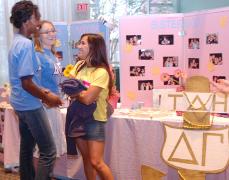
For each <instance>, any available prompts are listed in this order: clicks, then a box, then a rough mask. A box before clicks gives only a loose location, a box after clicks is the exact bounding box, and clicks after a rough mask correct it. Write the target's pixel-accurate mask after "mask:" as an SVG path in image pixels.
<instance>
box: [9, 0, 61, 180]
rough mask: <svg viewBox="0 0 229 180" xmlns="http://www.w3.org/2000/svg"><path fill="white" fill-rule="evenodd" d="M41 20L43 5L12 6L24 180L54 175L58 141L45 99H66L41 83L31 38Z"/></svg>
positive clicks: (12, 68)
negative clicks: (35, 162) (36, 156)
mask: <svg viewBox="0 0 229 180" xmlns="http://www.w3.org/2000/svg"><path fill="white" fill-rule="evenodd" d="M39 20H40V13H39V9H38V7H37V5H34V4H33V3H32V2H31V1H19V2H17V3H15V4H14V6H13V7H12V10H11V17H10V22H11V23H12V24H13V26H14V27H15V28H17V29H18V33H16V34H15V36H14V39H13V42H12V45H11V48H10V50H9V56H8V63H9V66H8V67H9V80H10V85H11V95H10V104H11V105H12V107H13V109H14V110H15V112H16V114H17V115H18V118H19V132H20V136H21V141H20V179H21V180H32V179H36V180H48V179H51V176H52V171H53V166H54V162H55V158H56V148H55V143H54V139H53V135H52V132H51V129H50V125H49V123H48V119H47V115H46V113H45V111H44V108H43V105H42V102H43V103H45V104H47V105H48V106H50V107H56V106H59V105H61V104H62V101H61V99H60V98H59V97H58V96H57V95H55V94H53V93H52V92H50V91H47V90H46V89H44V88H42V87H41V86H40V77H39V75H40V70H41V67H40V64H39V62H38V61H37V59H36V55H35V50H34V45H33V42H32V41H31V36H32V35H33V34H34V33H35V32H36V31H37V27H38V26H39V23H40V21H39ZM35 144H37V145H38V148H39V151H40V157H39V162H38V166H37V170H36V174H35V170H34V166H33V151H34V147H35Z"/></svg>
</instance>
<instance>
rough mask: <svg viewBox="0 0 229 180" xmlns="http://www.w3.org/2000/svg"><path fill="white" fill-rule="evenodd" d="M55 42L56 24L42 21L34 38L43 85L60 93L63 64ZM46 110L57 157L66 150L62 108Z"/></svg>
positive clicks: (57, 93)
mask: <svg viewBox="0 0 229 180" xmlns="http://www.w3.org/2000/svg"><path fill="white" fill-rule="evenodd" d="M55 42H56V30H55V27H54V25H53V24H52V23H51V22H49V21H41V23H40V30H39V36H35V38H34V43H35V50H36V55H37V58H38V61H40V63H41V85H42V86H43V87H44V88H45V89H47V90H49V91H51V92H53V93H55V94H56V95H60V91H59V83H60V78H61V66H60V62H59V60H58V59H57V58H56V56H55V48H54V46H55ZM45 110H46V112H47V114H48V119H49V123H50V126H51V130H52V133H53V136H54V140H55V144H56V148H57V157H59V156H60V155H62V154H64V153H65V152H66V141H65V135H64V132H63V127H62V123H61V121H62V120H61V114H60V109H59V108H58V107H54V108H49V107H46V108H45Z"/></svg>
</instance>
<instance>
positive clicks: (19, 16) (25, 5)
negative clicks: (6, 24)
mask: <svg viewBox="0 0 229 180" xmlns="http://www.w3.org/2000/svg"><path fill="white" fill-rule="evenodd" d="M33 13H34V15H35V18H36V19H39V18H40V13H39V9H38V6H37V5H35V4H33V3H32V2H31V1H26V0H25V1H19V2H17V3H16V4H15V5H14V6H13V7H12V10H11V17H10V22H11V23H12V24H13V25H14V26H15V27H16V28H19V29H20V28H21V26H22V24H23V23H25V22H26V21H27V20H29V19H30V18H31V16H32V15H33Z"/></svg>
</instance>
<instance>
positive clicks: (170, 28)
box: [120, 8, 229, 107]
mask: <svg viewBox="0 0 229 180" xmlns="http://www.w3.org/2000/svg"><path fill="white" fill-rule="evenodd" d="M228 32H229V8H223V9H215V10H209V11H201V12H196V13H187V14H168V15H148V16H128V17H122V18H121V19H120V57H121V58H120V67H121V69H120V86H121V87H120V88H121V103H122V107H132V106H133V105H134V104H136V103H139V102H143V103H144V106H146V107H151V106H152V104H153V100H152V97H153V94H152V91H153V90H154V89H168V88H176V87H177V86H179V85H182V84H183V83H184V82H183V79H184V78H186V77H189V76H193V75H203V76H206V77H207V78H209V80H213V81H217V80H218V79H228V78H229V71H228V70H227V67H229V50H228V41H229V33H228Z"/></svg>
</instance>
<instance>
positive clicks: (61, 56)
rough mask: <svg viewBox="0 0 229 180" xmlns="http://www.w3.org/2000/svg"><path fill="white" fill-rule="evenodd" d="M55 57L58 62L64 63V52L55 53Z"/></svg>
mask: <svg viewBox="0 0 229 180" xmlns="http://www.w3.org/2000/svg"><path fill="white" fill-rule="evenodd" d="M55 56H56V57H57V59H58V61H63V52H62V51H57V52H56V53H55Z"/></svg>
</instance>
